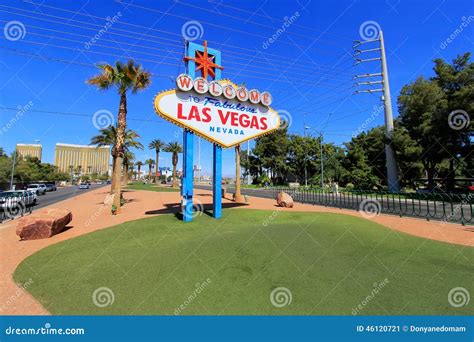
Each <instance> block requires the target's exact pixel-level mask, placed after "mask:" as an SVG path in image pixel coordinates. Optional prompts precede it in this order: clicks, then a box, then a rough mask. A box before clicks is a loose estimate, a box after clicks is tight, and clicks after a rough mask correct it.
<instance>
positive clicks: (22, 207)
mask: <svg viewBox="0 0 474 342" xmlns="http://www.w3.org/2000/svg"><path fill="white" fill-rule="evenodd" d="M32 211H33V205H32V204H31V205H27V204H25V203H24V202H22V201H18V200H16V199H14V198H5V199H2V201H1V202H0V223H3V222H4V221H7V220H13V219H15V218H18V217H22V216H24V215H26V214H31V212H32Z"/></svg>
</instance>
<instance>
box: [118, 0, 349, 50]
mask: <svg viewBox="0 0 474 342" xmlns="http://www.w3.org/2000/svg"><path fill="white" fill-rule="evenodd" d="M115 2H117V3H119V4H121V5H123V6H126V7H136V8H140V9H142V10H145V11H147V12H150V11H151V12H156V13H160V14H162V15H166V16H172V17H175V18H180V19H184V20H193V18H190V17H185V16H182V15H178V14H173V13H169V12H165V11H160V10H158V9H156V8H150V7H145V6H140V5H136V4H133V3H125V2H123V1H121V0H115ZM200 22H201V23H204V24H207V25H210V26H214V27H217V28H220V29H224V30H228V31H233V32H237V33H241V34H246V35H249V36H254V37H258V38H262V39H268V37H267V36H263V35H260V34H257V33H252V32H250V31H243V30H238V29H235V28H231V27H228V26H222V25H218V24H214V23H211V22H209V21H204V20H200ZM280 42H281V43H283V44H287V45H292V46H296V47H299V48H300V49H304V48H306V47H305V46H302V45H297V44H294V43H289V42H286V41H283V40H281V41H280ZM321 43H324V44H329V45H334V46H337V47H341V46H340V45H338V44H336V43H333V42H325V41H321Z"/></svg>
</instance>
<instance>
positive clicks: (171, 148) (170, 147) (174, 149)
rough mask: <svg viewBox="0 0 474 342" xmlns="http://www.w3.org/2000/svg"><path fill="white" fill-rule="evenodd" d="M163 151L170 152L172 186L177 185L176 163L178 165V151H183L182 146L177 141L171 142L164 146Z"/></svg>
mask: <svg viewBox="0 0 474 342" xmlns="http://www.w3.org/2000/svg"><path fill="white" fill-rule="evenodd" d="M164 151H165V152H169V153H172V164H173V187H177V186H178V183H177V179H176V165H178V153H181V152H183V147H182V146H181V144H180V143H178V142H171V143H169V144H167V145H166V146H165V149H164Z"/></svg>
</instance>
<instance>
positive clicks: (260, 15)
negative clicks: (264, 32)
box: [175, 0, 354, 40]
mask: <svg viewBox="0 0 474 342" xmlns="http://www.w3.org/2000/svg"><path fill="white" fill-rule="evenodd" d="M175 1H176V2H178V3H180V4H181V3H182V2H181V1H179V0H175ZM209 2H210V3H215V4H216V5H217V6H220V7H227V8H230V9H232V10H234V11H240V12H244V13H249V14H251V15H256V16H259V17H261V18H265V19H271V20H274V21H278V22H279V21H281V19H279V18H275V17H271V16H269V15H266V14H265V15H263V14H259V13H257V12H252V11H248V10H244V9H242V8H240V7H234V6H230V5H227V4H224V3H223V2H222V1H220V2H217V1H215V0H209ZM292 26H296V27H301V28H303V29H305V30H310V31H315V32H320V33H324V34H327V35H332V36H335V37H338V38H345V39H350V40H353V39H354V37H349V36H343V35H339V34H334V33H327V32H326V31H324V30H318V29H316V28H313V27H309V26H304V25H300V24H297V23H293V24H292Z"/></svg>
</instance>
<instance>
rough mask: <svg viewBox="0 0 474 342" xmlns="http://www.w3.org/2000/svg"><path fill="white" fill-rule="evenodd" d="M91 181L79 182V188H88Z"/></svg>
mask: <svg viewBox="0 0 474 342" xmlns="http://www.w3.org/2000/svg"><path fill="white" fill-rule="evenodd" d="M90 187H91V183H81V184H79V189H90Z"/></svg>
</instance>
